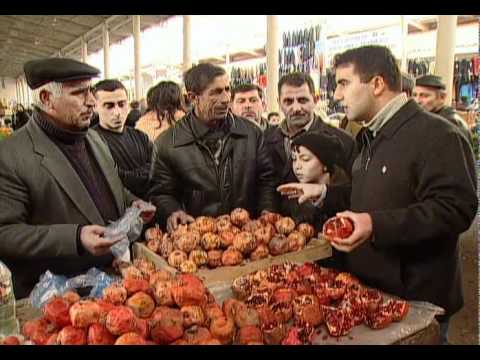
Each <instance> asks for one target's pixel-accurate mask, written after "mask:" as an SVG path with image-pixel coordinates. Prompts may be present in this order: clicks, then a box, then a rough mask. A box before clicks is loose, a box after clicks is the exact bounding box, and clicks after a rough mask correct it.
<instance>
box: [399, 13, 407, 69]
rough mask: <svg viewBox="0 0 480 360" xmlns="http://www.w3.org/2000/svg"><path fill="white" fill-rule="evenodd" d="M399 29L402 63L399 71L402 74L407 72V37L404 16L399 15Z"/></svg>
mask: <svg viewBox="0 0 480 360" xmlns="http://www.w3.org/2000/svg"><path fill="white" fill-rule="evenodd" d="M400 27H401V31H402V44H401V46H402V62H401V67H400V69H401V70H402V71H403V72H404V73H407V72H408V60H407V36H408V21H407V19H405V15H400Z"/></svg>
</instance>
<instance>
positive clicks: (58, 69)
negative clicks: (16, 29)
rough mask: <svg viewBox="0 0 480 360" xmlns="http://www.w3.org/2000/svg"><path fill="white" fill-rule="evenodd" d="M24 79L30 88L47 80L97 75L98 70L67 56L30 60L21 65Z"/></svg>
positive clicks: (79, 78)
mask: <svg viewBox="0 0 480 360" xmlns="http://www.w3.org/2000/svg"><path fill="white" fill-rule="evenodd" d="M23 70H24V71H25V79H26V80H27V84H28V86H30V88H31V89H32V90H35V89H37V88H39V87H40V86H42V85H45V84H47V83H49V82H52V81H56V82H65V81H73V80H86V79H91V78H93V77H96V76H98V74H100V70H98V69H97V68H95V67H93V66H90V65H88V64H85V63H83V62H80V61H77V60H73V59H67V58H46V59H37V60H32V61H29V62H27V63H25V65H24V66H23Z"/></svg>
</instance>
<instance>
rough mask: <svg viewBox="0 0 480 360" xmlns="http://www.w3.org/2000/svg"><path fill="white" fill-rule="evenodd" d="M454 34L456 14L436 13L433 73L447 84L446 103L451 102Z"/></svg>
mask: <svg viewBox="0 0 480 360" xmlns="http://www.w3.org/2000/svg"><path fill="white" fill-rule="evenodd" d="M456 35H457V15H438V27H437V51H436V54H435V75H438V76H441V77H442V79H443V81H444V82H445V85H446V86H447V89H446V90H447V98H446V104H447V105H450V104H451V102H452V88H453V66H454V63H455V42H456Z"/></svg>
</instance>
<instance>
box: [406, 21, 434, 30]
mask: <svg viewBox="0 0 480 360" xmlns="http://www.w3.org/2000/svg"><path fill="white" fill-rule="evenodd" d="M407 22H408V24H409V25H412V26H413V27H415V28H417V29H418V30H420V31H422V32H425V31H428V30H429V28H428V26H426V25H424V24H421V23H420V22H418V21H416V20H407Z"/></svg>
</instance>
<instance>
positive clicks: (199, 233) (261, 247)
mask: <svg viewBox="0 0 480 360" xmlns="http://www.w3.org/2000/svg"><path fill="white" fill-rule="evenodd" d="M314 233H315V230H314V228H313V226H311V225H310V224H307V223H302V224H298V226H297V224H295V221H294V220H293V219H292V218H290V217H282V216H281V215H279V214H276V213H272V212H267V213H265V214H264V215H262V216H261V217H260V218H258V219H256V220H252V219H251V218H250V214H249V213H248V211H247V210H245V209H240V208H237V209H235V210H233V211H232V212H231V213H230V214H229V215H222V216H219V217H217V218H213V217H208V216H200V217H198V218H197V219H196V220H195V221H194V222H193V223H191V224H188V225H180V226H179V227H178V228H177V229H176V230H175V231H173V232H171V233H163V232H162V230H161V229H160V228H159V227H158V226H157V227H153V228H150V229H148V230H147V231H146V232H145V240H146V245H147V247H148V248H149V249H150V250H152V251H153V252H155V253H157V254H159V255H161V256H162V257H163V258H165V259H166V260H167V261H168V263H169V265H170V266H172V267H174V268H176V269H177V270H179V271H180V272H182V273H195V272H196V271H197V270H198V269H202V268H211V269H212V268H216V267H219V266H236V265H240V264H243V263H245V262H246V261H256V260H260V259H264V258H266V257H268V256H269V255H273V256H277V255H282V254H285V253H288V252H293V251H299V250H301V249H303V248H304V247H305V245H306V244H307V243H308V242H309V241H310V240H311V239H312V238H313V236H314V235H315V234H314Z"/></svg>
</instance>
